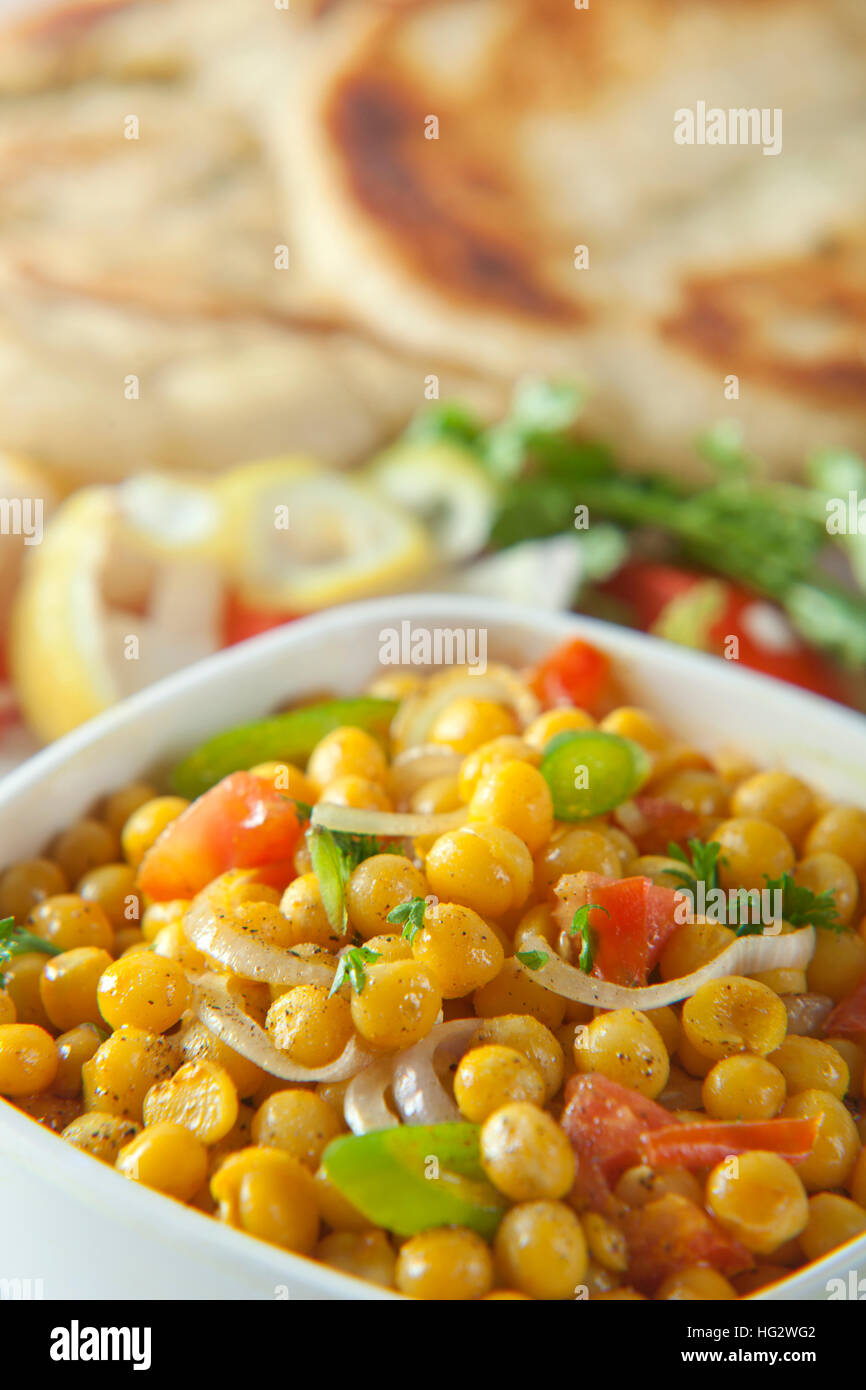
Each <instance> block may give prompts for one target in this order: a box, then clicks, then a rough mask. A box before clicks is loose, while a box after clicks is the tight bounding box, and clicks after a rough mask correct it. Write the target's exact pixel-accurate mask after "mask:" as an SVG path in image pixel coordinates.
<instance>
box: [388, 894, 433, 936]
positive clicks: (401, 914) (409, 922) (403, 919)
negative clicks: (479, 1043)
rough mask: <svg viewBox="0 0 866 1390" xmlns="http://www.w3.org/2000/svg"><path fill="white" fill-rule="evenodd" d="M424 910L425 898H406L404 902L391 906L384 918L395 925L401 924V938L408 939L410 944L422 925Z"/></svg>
mask: <svg viewBox="0 0 866 1390" xmlns="http://www.w3.org/2000/svg"><path fill="white" fill-rule="evenodd" d="M426 911H427V899H426V898H407V900H406V902H404V903H398V905H397V907H394V908H392V909H391V911H390V912H389V913H388V916H387V917H386V918H385V920H386V922H391V923H393V925H394V926H395V927H400V926H402V928H403V931H402V933H401V935H402V937H403V940H404V941H408V942H409V945H410V946H411V945H412V942H413V941H414V940H415V937H416V936H417V935H418V933H419V931H421V929H422V927H423V926H424V913H425V912H426Z"/></svg>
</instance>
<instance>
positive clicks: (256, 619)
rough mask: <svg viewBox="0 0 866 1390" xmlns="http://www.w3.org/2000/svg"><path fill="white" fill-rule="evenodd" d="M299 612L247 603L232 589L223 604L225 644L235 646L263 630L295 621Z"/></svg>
mask: <svg viewBox="0 0 866 1390" xmlns="http://www.w3.org/2000/svg"><path fill="white" fill-rule="evenodd" d="M300 616H301V615H300V614H299V613H289V612H287V611H286V610H284V609H278V608H257V607H255V606H254V605H253V604H250V603H245V602H244V600H243V599H242V598H241V597H240V595H239V594H237V593H235V591H234V590H233V589H230V590H229V591H228V593H227V594H226V596H225V601H224V604H223V644H224V646H226V647H233V646H234V645H235V643H236V642H245V641H246V639H247V638H248V637H258V636H259V634H260V633H262V632H270V631H271V629H272V628H275V627H282V625H283V623H290V622H293V621H294V619H295V618H299V617H300Z"/></svg>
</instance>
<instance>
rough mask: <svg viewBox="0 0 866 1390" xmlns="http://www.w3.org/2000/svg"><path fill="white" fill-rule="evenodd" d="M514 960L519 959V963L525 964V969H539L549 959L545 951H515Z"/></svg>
mask: <svg viewBox="0 0 866 1390" xmlns="http://www.w3.org/2000/svg"><path fill="white" fill-rule="evenodd" d="M514 958H515V960H519V961H520V964H521V965H525V966H526V968H527V970H540V969H541V967H542V966H543V965H546V964H547V962H548V961H549V959H550V956H549V955H548V953H547V951H517V952H516V953H515V957H514Z"/></svg>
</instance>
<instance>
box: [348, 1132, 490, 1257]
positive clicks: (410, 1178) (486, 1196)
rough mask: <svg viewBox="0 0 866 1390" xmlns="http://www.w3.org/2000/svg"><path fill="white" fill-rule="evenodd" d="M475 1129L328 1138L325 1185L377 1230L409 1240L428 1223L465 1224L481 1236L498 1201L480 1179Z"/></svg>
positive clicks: (486, 1232)
mask: <svg viewBox="0 0 866 1390" xmlns="http://www.w3.org/2000/svg"><path fill="white" fill-rule="evenodd" d="M479 1128H480V1127H479V1126H478V1125H470V1124H462V1123H449V1124H439V1125H401V1126H399V1127H398V1128H395V1129H381V1130H375V1131H374V1132H373V1133H371V1134H359V1135H345V1136H342V1137H341V1138H339V1139H333V1140H332V1141H331V1143H330V1144H329V1145H328V1147H327V1148H326V1150H325V1153H324V1155H323V1159H322V1162H323V1164H324V1168H325V1173H326V1174H327V1177H328V1181H329V1182H331V1183H333V1185H334V1186H335V1187H336V1188H338V1189H339V1190H340V1192H342V1193H343V1195H344V1197H346V1198H347V1199H348V1200H349V1201H350V1202H351V1203H352V1205H353V1206H355V1207H357V1208H358V1210H359V1211H360V1212H363V1214H364V1216H366V1217H367V1218H368V1219H369V1220H370V1221H374V1222H375V1223H376V1225H377V1226H384V1227H385V1229H386V1230H389V1231H395V1232H396V1233H397V1235H401V1236H412V1235H415V1234H416V1233H417V1232H418V1231H426V1230H428V1229H429V1228H430V1227H431V1226H468V1227H469V1229H470V1230H473V1231H477V1232H478V1233H479V1235H482V1236H485V1237H487V1238H489V1237H491V1236H492V1235H493V1234H494V1232H495V1231H496V1228H497V1226H498V1225H499V1222H500V1220H501V1219H502V1215H503V1212H504V1211H505V1207H506V1205H507V1204H506V1202H505V1199H504V1198H503V1197H502V1196H501V1195H500V1194H499V1193H498V1192H497V1191H496V1188H495V1187H493V1186H492V1185H491V1183H489V1182H488V1181H487V1178H486V1177H485V1175H484V1170H483V1168H482V1167H481V1160H480V1158H479V1152H478V1134H479Z"/></svg>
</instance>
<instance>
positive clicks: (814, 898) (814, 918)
mask: <svg viewBox="0 0 866 1390" xmlns="http://www.w3.org/2000/svg"><path fill="white" fill-rule="evenodd" d="M764 879H765V881H766V884H767V887H768V888H769V890H770V892H771V893H773V892H776V891H777V890H778V891H780V892H781V894H782V916H783V918H784V919H785V921H786V922H790V924H791V926H792V927H824V928H826V929H828V930H830V931H841V930H842V923H841V922H840V921H839V912H838V910H837V908H836V900H835V898H834V897H833V893H832V891H831V890H830V889H829V888H828V889H826V891H825V892H823V893H813V892H812V890H811V888H804V887H803V885H802V884H800V883H795V881H794V876H793V874H782V877H781V878H770V876H769V874H764Z"/></svg>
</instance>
